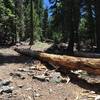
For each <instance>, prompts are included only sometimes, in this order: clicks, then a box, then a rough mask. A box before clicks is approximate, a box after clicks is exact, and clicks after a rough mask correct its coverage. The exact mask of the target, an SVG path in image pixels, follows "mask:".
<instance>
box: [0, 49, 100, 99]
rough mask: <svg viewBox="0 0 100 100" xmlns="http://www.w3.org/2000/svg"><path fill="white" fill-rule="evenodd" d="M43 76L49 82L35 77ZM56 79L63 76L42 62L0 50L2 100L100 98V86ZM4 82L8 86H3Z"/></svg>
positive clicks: (0, 96)
mask: <svg viewBox="0 0 100 100" xmlns="http://www.w3.org/2000/svg"><path fill="white" fill-rule="evenodd" d="M40 66H43V67H42V68H40ZM44 73H46V75H47V76H48V77H49V79H48V80H46V78H44V77H42V79H41V77H36V75H44ZM52 73H53V75H54V76H52V78H50V77H51V76H50V75H52ZM54 73H55V74H54ZM55 75H61V74H60V73H59V72H55V71H54V70H49V69H47V68H46V67H45V66H44V65H43V64H41V62H40V61H37V60H32V59H31V58H28V57H24V56H20V55H19V54H17V53H16V52H15V51H13V50H12V49H11V48H1V49H0V100H95V98H96V97H97V96H98V97H99V95H100V83H97V84H89V83H87V81H85V80H82V79H78V78H76V76H74V75H71V74H69V75H66V77H65V78H64V79H66V80H68V79H70V80H69V82H68V83H67V81H64V82H62V81H61V80H58V79H56V78H55ZM33 76H35V78H33ZM68 76H69V78H68ZM57 77H58V76H57ZM61 78H62V76H61ZM4 80H5V81H9V84H2V81H4ZM8 87H9V89H8V90H7V88H8ZM5 88H6V89H5ZM3 89H5V91H4V90H3ZM98 100H100V99H98Z"/></svg>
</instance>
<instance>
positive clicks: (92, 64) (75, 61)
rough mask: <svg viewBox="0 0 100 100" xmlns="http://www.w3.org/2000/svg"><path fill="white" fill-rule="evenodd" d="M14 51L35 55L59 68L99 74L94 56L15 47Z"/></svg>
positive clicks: (98, 61) (98, 60)
mask: <svg viewBox="0 0 100 100" xmlns="http://www.w3.org/2000/svg"><path fill="white" fill-rule="evenodd" d="M14 50H15V51H16V52H18V53H20V54H23V55H26V56H31V57H36V58H37V59H39V60H42V61H46V62H49V63H52V64H54V65H57V66H59V67H61V68H66V69H69V70H79V69H80V70H85V71H87V72H89V73H94V74H96V75H100V59H99V58H98V59H95V58H81V57H71V56H64V55H55V54H48V53H43V52H37V51H32V50H30V49H23V48H15V49H14Z"/></svg>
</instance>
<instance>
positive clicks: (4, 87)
mask: <svg viewBox="0 0 100 100" xmlns="http://www.w3.org/2000/svg"><path fill="white" fill-rule="evenodd" d="M13 89H14V88H13V87H10V86H2V87H1V88H0V93H3V92H5V93H12V91H13Z"/></svg>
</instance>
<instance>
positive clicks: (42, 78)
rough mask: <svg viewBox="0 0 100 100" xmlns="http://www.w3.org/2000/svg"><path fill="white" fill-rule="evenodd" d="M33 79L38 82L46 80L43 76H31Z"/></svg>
mask: <svg viewBox="0 0 100 100" xmlns="http://www.w3.org/2000/svg"><path fill="white" fill-rule="evenodd" d="M33 78H34V79H38V80H40V81H45V80H46V76H44V75H37V76H33Z"/></svg>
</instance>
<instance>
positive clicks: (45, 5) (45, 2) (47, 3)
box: [44, 0, 50, 8]
mask: <svg viewBox="0 0 100 100" xmlns="http://www.w3.org/2000/svg"><path fill="white" fill-rule="evenodd" d="M49 5H50V4H49V0H44V8H48V7H49Z"/></svg>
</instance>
